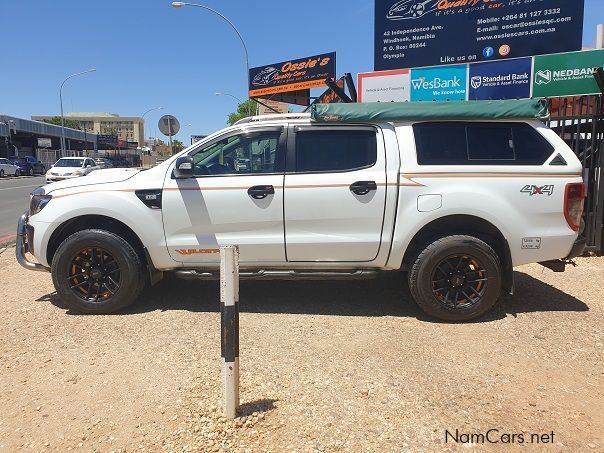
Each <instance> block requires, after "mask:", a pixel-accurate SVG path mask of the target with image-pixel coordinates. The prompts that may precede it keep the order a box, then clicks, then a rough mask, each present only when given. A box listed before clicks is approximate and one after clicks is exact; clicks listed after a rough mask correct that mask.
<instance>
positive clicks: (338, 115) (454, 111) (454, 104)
mask: <svg viewBox="0 0 604 453" xmlns="http://www.w3.org/2000/svg"><path fill="white" fill-rule="evenodd" d="M548 116H549V113H548V111H547V103H546V102H545V100H543V99H530V100H507V101H451V102H383V103H381V102H370V103H362V104H354V103H353V104H314V105H313V106H312V111H311V118H312V121H315V122H317V123H331V122H341V121H346V122H354V123H366V122H378V121H388V122H390V121H434V120H439V121H442V120H497V119H510V118H523V119H535V118H538V119H542V118H546V117H548Z"/></svg>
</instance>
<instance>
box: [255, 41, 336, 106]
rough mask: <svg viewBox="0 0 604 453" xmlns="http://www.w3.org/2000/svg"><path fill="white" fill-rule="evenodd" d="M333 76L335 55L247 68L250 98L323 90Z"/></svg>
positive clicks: (334, 72)
mask: <svg viewBox="0 0 604 453" xmlns="http://www.w3.org/2000/svg"><path fill="white" fill-rule="evenodd" d="M335 74H336V53H335V52H332V53H326V54H321V55H314V56H312V57H307V58H301V59H298V60H288V61H282V62H281V63H274V64H270V65H267V66H259V67H257V68H253V69H250V87H249V94H250V97H262V96H268V95H271V94H276V93H287V92H290V91H299V90H307V89H310V88H320V87H325V79H327V78H334V77H335Z"/></svg>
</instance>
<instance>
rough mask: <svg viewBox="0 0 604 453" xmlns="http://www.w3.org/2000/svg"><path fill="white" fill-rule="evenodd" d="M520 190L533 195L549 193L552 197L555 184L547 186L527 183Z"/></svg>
mask: <svg viewBox="0 0 604 453" xmlns="http://www.w3.org/2000/svg"><path fill="white" fill-rule="evenodd" d="M520 192H521V193H528V194H529V195H530V196H531V197H532V196H533V195H547V196H550V197H551V196H552V195H553V194H554V186H553V185H551V184H550V185H547V186H535V185H530V184H527V185H526V186H524V187H523V188H522V190H520Z"/></svg>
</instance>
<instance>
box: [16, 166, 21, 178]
mask: <svg viewBox="0 0 604 453" xmlns="http://www.w3.org/2000/svg"><path fill="white" fill-rule="evenodd" d="M15 176H21V172H20V171H19V169H18V168H17V169H16V170H15Z"/></svg>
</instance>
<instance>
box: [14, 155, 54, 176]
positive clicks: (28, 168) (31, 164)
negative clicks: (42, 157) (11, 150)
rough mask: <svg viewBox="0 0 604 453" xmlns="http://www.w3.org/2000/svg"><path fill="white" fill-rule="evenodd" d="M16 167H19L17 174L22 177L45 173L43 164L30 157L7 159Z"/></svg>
mask: <svg viewBox="0 0 604 453" xmlns="http://www.w3.org/2000/svg"><path fill="white" fill-rule="evenodd" d="M9 160H10V161H12V162H13V163H14V164H15V165H16V166H18V167H19V173H21V174H22V175H29V176H34V175H43V174H45V173H46V168H45V167H44V164H43V163H42V162H40V161H39V160H38V159H36V158H35V157H32V156H22V157H17V156H13V157H10V158H9Z"/></svg>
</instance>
